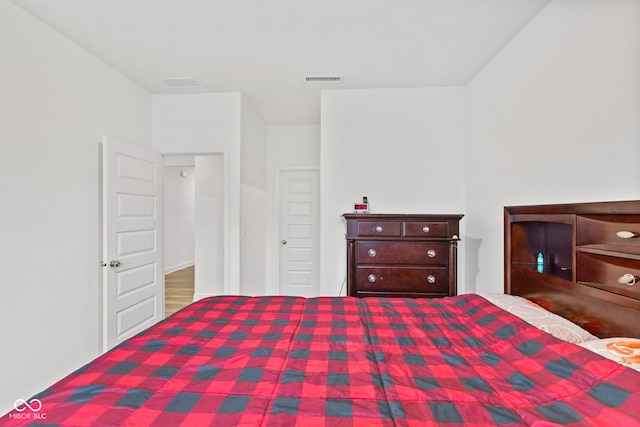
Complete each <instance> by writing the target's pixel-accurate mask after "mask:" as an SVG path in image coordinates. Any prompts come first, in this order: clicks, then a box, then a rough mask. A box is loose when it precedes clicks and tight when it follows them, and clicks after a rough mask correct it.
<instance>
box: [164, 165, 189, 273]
mask: <svg viewBox="0 0 640 427" xmlns="http://www.w3.org/2000/svg"><path fill="white" fill-rule="evenodd" d="M164 166H165V167H164V271H165V274H166V273H171V272H173V271H177V270H180V269H182V268H185V267H188V266H190V265H193V264H194V263H195V190H196V176H195V172H196V168H195V158H194V157H193V156H167V157H165V158H164ZM183 175H184V176H183Z"/></svg>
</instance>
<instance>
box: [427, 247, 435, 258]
mask: <svg viewBox="0 0 640 427" xmlns="http://www.w3.org/2000/svg"><path fill="white" fill-rule="evenodd" d="M427 256H428V257H429V258H435V257H436V251H435V249H429V250H428V251H427Z"/></svg>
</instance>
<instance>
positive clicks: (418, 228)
mask: <svg viewBox="0 0 640 427" xmlns="http://www.w3.org/2000/svg"><path fill="white" fill-rule="evenodd" d="M404 235H405V236H406V237H434V238H436V237H451V236H449V223H448V222H446V221H437V222H414V221H411V222H405V223H404Z"/></svg>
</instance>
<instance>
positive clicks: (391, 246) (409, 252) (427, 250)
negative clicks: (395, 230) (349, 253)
mask: <svg viewBox="0 0 640 427" xmlns="http://www.w3.org/2000/svg"><path fill="white" fill-rule="evenodd" d="M447 249H448V246H447V243H444V242H369V241H359V242H358V243H357V244H356V264H358V265H373V264H397V265H447V262H448V252H447Z"/></svg>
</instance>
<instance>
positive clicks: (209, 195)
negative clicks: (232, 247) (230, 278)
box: [164, 154, 225, 315]
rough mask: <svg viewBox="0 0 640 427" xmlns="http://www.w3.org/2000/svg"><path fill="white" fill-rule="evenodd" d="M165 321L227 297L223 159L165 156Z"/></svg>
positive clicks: (206, 156) (214, 155) (221, 155)
mask: <svg viewBox="0 0 640 427" xmlns="http://www.w3.org/2000/svg"><path fill="white" fill-rule="evenodd" d="M164 160H165V163H164V173H165V197H164V200H165V202H164V211H165V226H164V227H165V239H164V254H165V258H164V261H165V262H164V265H165V301H166V304H165V310H166V315H170V314H171V313H173V312H175V311H177V310H178V309H180V308H182V307H184V306H186V305H188V304H189V303H191V302H193V301H195V300H198V299H201V298H203V297H205V296H209V295H216V294H222V293H224V265H225V263H224V244H225V243H224V239H225V237H224V222H225V218H224V211H225V209H224V156H223V154H212V155H185V156H183V155H180V156H177V155H166V156H165V159H164Z"/></svg>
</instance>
